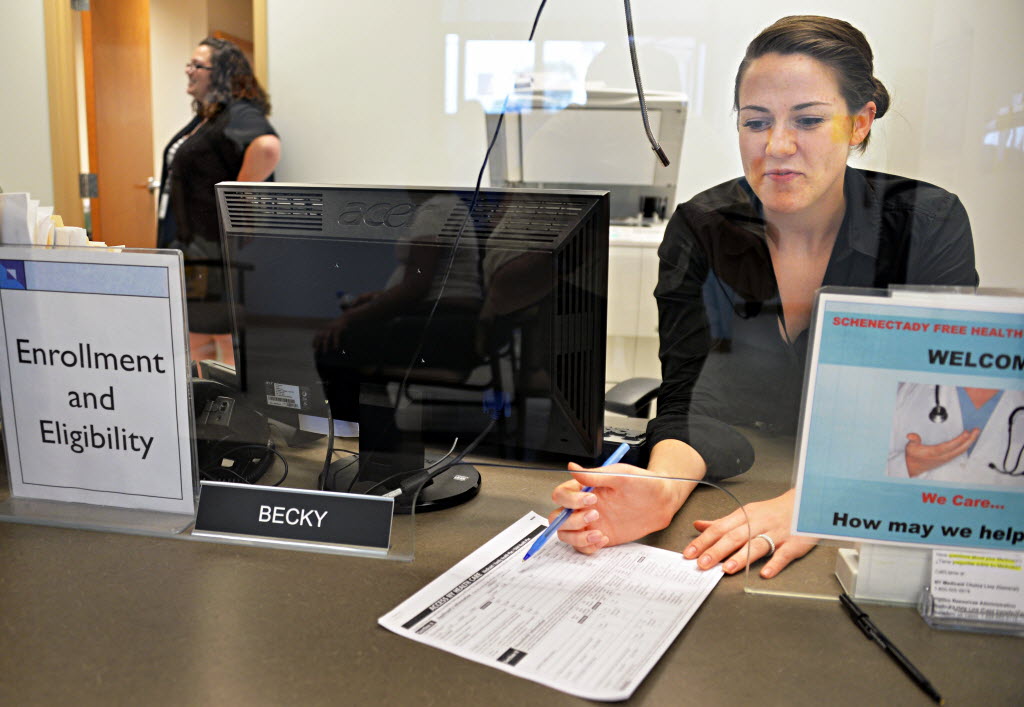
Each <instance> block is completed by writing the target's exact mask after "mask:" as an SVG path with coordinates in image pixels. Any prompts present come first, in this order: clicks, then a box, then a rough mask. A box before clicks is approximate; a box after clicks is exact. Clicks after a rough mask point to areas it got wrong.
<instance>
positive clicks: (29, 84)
mask: <svg viewBox="0 0 1024 707" xmlns="http://www.w3.org/2000/svg"><path fill="white" fill-rule="evenodd" d="M0 66H3V67H4V76H3V94H2V95H3V98H2V99H0V101H2V108H0V188H3V190H4V191H8V192H14V191H27V192H29V193H31V194H32V196H33V198H35V199H39V200H40V201H41V202H42V203H44V204H52V203H53V166H52V165H51V163H50V121H49V99H48V98H47V93H46V92H47V87H46V43H45V39H44V33H43V3H42V2H23V1H20V0H19V1H18V2H9V1H8V2H0Z"/></svg>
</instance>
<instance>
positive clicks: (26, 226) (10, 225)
mask: <svg viewBox="0 0 1024 707" xmlns="http://www.w3.org/2000/svg"><path fill="white" fill-rule="evenodd" d="M0 244H5V245H45V246H99V247H107V244H106V243H101V242H99V241H90V240H89V234H88V233H86V231H85V229H84V228H78V227H77V226H65V225H64V221H63V219H61V217H60V216H58V215H56V214H54V213H53V207H52V206H40V205H39V201H37V200H36V199H33V198H32V197H31V196H30V195H29V194H28V193H27V192H11V193H9V194H5V193H0ZM122 247H123V246H116V248H122Z"/></svg>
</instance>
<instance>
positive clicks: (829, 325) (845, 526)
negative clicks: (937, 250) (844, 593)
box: [794, 291, 1024, 552]
mask: <svg viewBox="0 0 1024 707" xmlns="http://www.w3.org/2000/svg"><path fill="white" fill-rule="evenodd" d="M814 326H815V333H814V336H813V341H812V349H811V351H810V353H809V359H810V362H809V370H808V381H807V390H806V391H805V410H804V414H803V416H802V418H801V431H800V446H799V452H798V453H799V456H798V465H797V513H796V516H795V518H794V530H795V531H796V532H798V533H803V534H808V535H815V536H818V537H831V538H839V539H849V538H856V539H861V540H867V541H872V542H874V541H880V542H892V543H910V544H924V545H949V546H962V547H977V548H992V549H997V550H1013V551H1018V552H1019V551H1022V550H1024V298H1021V297H995V296H982V295H949V294H935V293H932V294H927V295H926V294H922V293H916V292H903V293H895V294H893V295H892V296H889V297H878V296H867V295H849V294H840V293H829V292H828V291H823V293H822V294H820V295H819V300H818V304H817V309H816V321H815V323H814Z"/></svg>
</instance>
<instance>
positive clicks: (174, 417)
mask: <svg viewBox="0 0 1024 707" xmlns="http://www.w3.org/2000/svg"><path fill="white" fill-rule="evenodd" d="M181 290H182V287H181V256H180V254H176V253H166V252H164V253H161V252H149V253H135V252H112V251H107V250H106V249H103V250H100V249H95V250H93V249H66V248H60V249H43V248H27V247H24V248H22V247H5V248H2V249H0V332H2V342H0V343H2V345H0V398H2V402H3V431H4V441H5V443H6V448H7V460H8V471H9V476H10V484H11V495H12V497H25V498H34V499H46V500H51V501H73V502H79V503H89V504H95V505H102V506H117V507H121V508H133V509H146V510H153V511H164V512H172V513H178V514H187V515H192V514H193V513H194V512H195V505H194V491H193V481H192V455H191V443H190V436H189V416H188V405H189V401H188V378H187V374H188V364H187V351H186V347H185V333H184V332H185V326H184V314H183V306H182V305H183V303H182V295H181Z"/></svg>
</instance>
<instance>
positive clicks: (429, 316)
mask: <svg viewBox="0 0 1024 707" xmlns="http://www.w3.org/2000/svg"><path fill="white" fill-rule="evenodd" d="M546 4H547V0H541V3H540V6H539V7H538V8H537V13H536V15H534V18H533V26H532V27H531V28H530V36H529V38H528V39H527V41H531V42H532V41H533V36H534V34H535V33H536V31H537V24H538V23H539V22H540V16H541V13H542V12H543V11H544V5H546ZM510 95H511V94H506V95H505V102H504V103H503V104H502V106H501V114H500V115H499V116H498V123H497V125H496V126H495V128H494V134H493V135H491V141H490V143H489V144H488V145H487V152H485V153H484V161H483V164H481V165H480V171H479V172H478V173H477V175H476V185H475V186H474V187H473V197H472V199H470V203H469V208H468V209H467V210H466V216H465V218H463V219H462V224H461V225H460V226H459V231H458V233H457V234H456V235H455V241H454V243H452V247H451V248H452V254H451V256H450V257H449V258H448V265H447V266H446V267H445V271H444V277H442V278H441V287H440V289H439V290H438V292H437V296H436V297H435V298H434V304H433V305H432V306H431V308H430V313H429V314H427V320H426V322H425V323H424V324H423V333H422V334H421V335H420V340H419V343H417V345H416V352H415V353H414V354H413V356H412V360H411V361H410V362H409V367H408V368H406V370H405V375H404V376H403V377H402V383H401V384H400V385H399V386H398V399H401V396H402V393H403V392H404V391H405V389H406V386H407V385H408V382H409V376H410V375H411V374H412V369H413V367H415V365H416V360H417V359H418V358H419V356H420V353H421V352H422V351H423V345H424V343H425V342H426V340H427V330H428V329H429V328H430V323H431V322H432V321H433V320H434V314H435V312H436V311H437V307H438V305H439V304H440V302H441V297H442V296H443V295H444V290H445V287H446V286H447V284H448V277H449V275H451V271H452V268H453V266H454V264H455V256H456V254H457V253H458V247H459V243H460V242H461V241H462V234H463V232H464V231H465V230H466V225H467V224H468V223H469V221H470V219H471V218H472V217H473V209H475V208H476V204H477V201H479V199H480V185H481V184H482V183H483V178H484V171H485V170H486V169H487V162H488V160H489V159H490V157H491V151H492V150H493V149H494V145H495V143H496V142H497V140H498V134H499V133H500V132H501V127H502V125H503V123H504V121H505V112H506V110H507V109H508V99H509V96H510ZM645 120H646V117H645ZM659 149H660V148H659Z"/></svg>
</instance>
